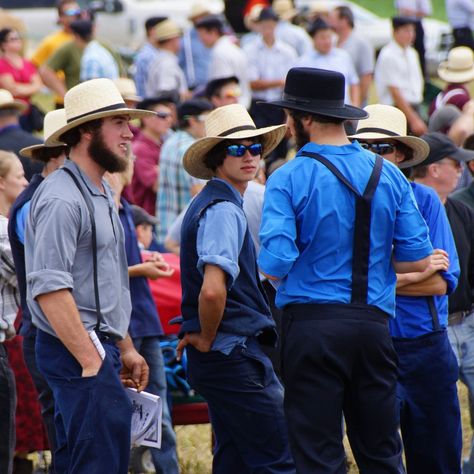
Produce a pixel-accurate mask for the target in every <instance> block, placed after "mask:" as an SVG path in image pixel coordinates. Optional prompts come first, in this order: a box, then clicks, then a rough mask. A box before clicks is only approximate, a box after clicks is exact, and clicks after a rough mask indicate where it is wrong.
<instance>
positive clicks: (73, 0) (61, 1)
mask: <svg viewBox="0 0 474 474" xmlns="http://www.w3.org/2000/svg"><path fill="white" fill-rule="evenodd" d="M70 3H77V2H76V0H58V1H57V2H56V8H57V10H58V15H62V13H63V10H64V6H65V5H68V4H70Z"/></svg>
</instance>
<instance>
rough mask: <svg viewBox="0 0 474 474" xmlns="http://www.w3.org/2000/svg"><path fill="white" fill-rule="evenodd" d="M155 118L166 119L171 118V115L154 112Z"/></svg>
mask: <svg viewBox="0 0 474 474" xmlns="http://www.w3.org/2000/svg"><path fill="white" fill-rule="evenodd" d="M155 114H156V116H157V117H158V118H160V119H163V120H164V119H167V118H169V117H171V114H170V113H169V112H155Z"/></svg>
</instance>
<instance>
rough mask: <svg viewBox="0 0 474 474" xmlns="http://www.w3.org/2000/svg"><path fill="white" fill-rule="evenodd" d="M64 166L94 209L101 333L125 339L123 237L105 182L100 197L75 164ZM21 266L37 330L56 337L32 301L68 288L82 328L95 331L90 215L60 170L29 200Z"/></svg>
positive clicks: (127, 312)
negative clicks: (22, 263) (85, 193)
mask: <svg viewBox="0 0 474 474" xmlns="http://www.w3.org/2000/svg"><path fill="white" fill-rule="evenodd" d="M65 167H66V168H68V169H70V170H71V171H72V172H73V173H74V174H75V175H76V176H77V177H78V179H79V182H80V183H81V184H82V186H83V189H84V190H85V191H86V192H89V193H90V197H91V200H92V203H93V205H94V213H95V222H96V227H97V262H98V283H99V295H100V306H101V310H102V316H103V321H102V323H101V326H100V330H101V331H104V332H107V333H110V334H114V335H117V336H120V337H122V338H123V337H125V335H126V334H127V330H128V326H129V322H130V313H131V302H130V291H129V279H128V267H127V258H126V254H125V246H124V245H125V244H124V241H125V239H124V233H123V229H122V225H121V223H120V219H119V217H118V214H117V211H116V207H115V204H114V201H113V199H112V192H111V190H110V188H109V187H108V185H107V184H106V183H105V182H103V186H104V189H105V193H102V192H100V191H99V189H98V188H97V187H96V186H95V184H93V183H92V181H91V180H90V179H89V178H88V177H87V176H86V175H85V174H84V173H82V172H81V170H80V169H79V167H78V166H77V165H76V164H75V163H74V162H72V161H70V160H67V161H66V164H65ZM25 261H26V278H27V300H28V307H29V308H30V311H31V314H32V320H33V324H34V325H35V326H36V327H38V328H39V329H41V330H42V331H45V332H47V333H49V334H52V335H55V332H54V330H53V328H52V327H51V325H50V324H49V322H48V320H47V318H46V316H45V315H44V313H43V312H42V310H41V308H40V306H39V305H38V303H37V301H36V298H37V297H38V296H39V295H42V294H46V293H51V292H53V291H57V290H61V289H64V288H67V289H69V290H71V292H72V295H73V297H74V301H75V302H76V305H77V307H78V309H79V313H80V316H81V320H82V322H83V324H84V326H85V328H86V329H87V330H88V331H90V330H92V329H94V327H95V325H96V322H97V314H96V311H95V310H96V305H95V296H94V281H93V265H92V240H91V221H90V216H89V212H88V209H87V206H86V203H85V201H84V198H83V196H82V195H81V193H80V191H79V190H78V189H77V187H76V186H75V184H74V182H73V180H72V178H71V177H70V176H69V175H68V174H67V173H66V172H64V171H62V170H58V171H56V172H54V173H53V174H52V175H50V176H48V178H47V179H45V180H44V181H43V183H41V185H40V187H39V188H38V190H37V191H36V193H35V195H34V196H33V199H32V201H31V208H30V215H29V218H28V222H27V226H26V231H25ZM64 317H65V318H66V317H67V315H64Z"/></svg>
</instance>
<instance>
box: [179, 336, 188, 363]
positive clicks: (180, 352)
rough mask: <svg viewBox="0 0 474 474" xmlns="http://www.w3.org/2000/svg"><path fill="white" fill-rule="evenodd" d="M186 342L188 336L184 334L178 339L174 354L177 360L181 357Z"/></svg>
mask: <svg viewBox="0 0 474 474" xmlns="http://www.w3.org/2000/svg"><path fill="white" fill-rule="evenodd" d="M188 343H189V342H188V336H187V335H186V336H184V337H183V339H181V340H180V341H179V343H178V345H177V346H176V354H177V356H176V358H177V359H178V360H181V357H182V355H183V350H184V348H185V347H186V346H187V345H188Z"/></svg>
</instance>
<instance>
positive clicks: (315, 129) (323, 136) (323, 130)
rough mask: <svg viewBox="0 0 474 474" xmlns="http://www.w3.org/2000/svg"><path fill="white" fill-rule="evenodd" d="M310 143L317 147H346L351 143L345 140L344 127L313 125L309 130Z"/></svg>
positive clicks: (341, 125)
mask: <svg viewBox="0 0 474 474" xmlns="http://www.w3.org/2000/svg"><path fill="white" fill-rule="evenodd" d="M309 136H310V141H312V142H313V143H317V144H318V145H334V146H342V145H348V144H350V143H351V142H350V141H349V139H348V138H347V135H346V132H345V130H344V125H343V124H340V125H336V124H320V123H313V124H312V126H311V130H310V134H309Z"/></svg>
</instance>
